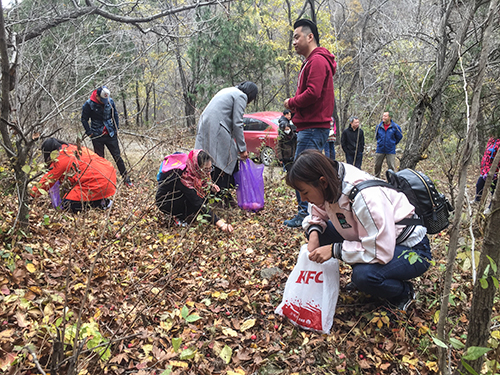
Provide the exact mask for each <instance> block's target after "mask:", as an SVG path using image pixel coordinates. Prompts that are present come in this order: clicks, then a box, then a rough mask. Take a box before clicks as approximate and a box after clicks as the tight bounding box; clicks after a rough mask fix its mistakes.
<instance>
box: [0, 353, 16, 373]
mask: <svg viewBox="0 0 500 375" xmlns="http://www.w3.org/2000/svg"><path fill="white" fill-rule="evenodd" d="M16 358H17V354H16V353H7V354H6V355H5V358H3V359H0V370H2V371H7V369H8V368H9V367H10V365H11V364H12V362H14V361H15V360H16Z"/></svg>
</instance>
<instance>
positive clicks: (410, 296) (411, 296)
mask: <svg viewBox="0 0 500 375" xmlns="http://www.w3.org/2000/svg"><path fill="white" fill-rule="evenodd" d="M406 285H408V288H409V290H408V293H407V294H406V295H405V296H404V297H402V298H400V299H398V300H396V301H390V302H389V303H390V304H391V305H392V306H394V307H396V308H397V309H398V310H401V311H407V310H408V307H410V305H411V304H412V303H413V302H414V301H415V299H416V294H415V290H414V289H413V284H412V283H410V282H408V281H407V282H406Z"/></svg>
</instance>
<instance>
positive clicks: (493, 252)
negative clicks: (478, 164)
mask: <svg viewBox="0 0 500 375" xmlns="http://www.w3.org/2000/svg"><path fill="white" fill-rule="evenodd" d="M497 3H498V0H491V2H490V9H489V12H488V20H487V24H486V29H485V31H484V35H483V48H482V50H481V56H480V57H479V72H478V77H477V83H476V86H475V87H474V97H473V99H472V115H473V116H476V118H477V114H478V113H479V97H480V95H481V88H482V85H483V79H484V73H485V70H486V64H487V62H488V54H489V51H490V39H491V29H492V25H493V17H494V15H495V14H497V13H498V10H497ZM495 159H496V158H495ZM492 167H493V170H495V168H496V165H495V164H494V165H493V166H492ZM485 189H487V186H486V185H485ZM499 190H500V189H496V191H495V194H494V196H493V201H492V203H491V209H492V213H491V216H490V218H489V221H488V224H487V229H486V234H485V239H484V242H483V250H482V252H481V258H480V260H479V269H478V275H479V279H478V280H476V284H475V285H474V294H473V297H472V306H471V311H470V316H469V327H468V329H467V342H466V344H465V347H466V349H467V348H470V347H471V346H479V347H487V345H488V339H489V337H490V324H491V320H490V319H491V313H492V310H493V300H494V297H495V293H496V291H497V290H496V287H495V285H494V283H493V279H492V276H494V277H496V279H497V280H498V275H499V274H500V272H499V270H498V268H497V269H496V272H494V271H493V270H492V266H490V259H491V260H492V261H493V262H494V264H495V266H498V265H499V264H500V248H499V246H498V243H499V240H500V202H499V192H498V191H499ZM483 195H486V194H485V191H484V190H483ZM488 257H489V258H490V259H488ZM488 266H489V270H490V271H489V272H487V273H486V274H485V270H486V268H487V267H488ZM482 277H485V279H486V281H487V283H488V286H487V287H486V288H483V285H482V284H481V282H480V281H481V278H482ZM483 360H484V356H481V357H479V358H478V359H476V360H474V361H471V362H470V363H469V365H470V366H471V367H472V368H473V369H474V370H475V371H476V372H477V373H480V372H481V367H482V365H483ZM459 371H460V373H465V368H464V366H463V363H461V364H460V366H459Z"/></svg>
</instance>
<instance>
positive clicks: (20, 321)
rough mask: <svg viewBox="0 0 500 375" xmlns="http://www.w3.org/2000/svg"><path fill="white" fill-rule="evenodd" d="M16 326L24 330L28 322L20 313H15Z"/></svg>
mask: <svg viewBox="0 0 500 375" xmlns="http://www.w3.org/2000/svg"><path fill="white" fill-rule="evenodd" d="M16 320H17V325H18V326H19V327H21V328H26V327H27V326H29V325H30V322H29V321H28V320H26V316H25V315H24V314H23V313H22V312H21V311H16Z"/></svg>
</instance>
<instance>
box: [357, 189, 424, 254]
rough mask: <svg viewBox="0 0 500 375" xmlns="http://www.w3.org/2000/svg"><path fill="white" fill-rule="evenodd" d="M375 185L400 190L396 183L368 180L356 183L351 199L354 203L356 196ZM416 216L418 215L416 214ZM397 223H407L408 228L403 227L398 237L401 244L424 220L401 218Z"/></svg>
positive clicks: (397, 242) (397, 239)
mask: <svg viewBox="0 0 500 375" xmlns="http://www.w3.org/2000/svg"><path fill="white" fill-rule="evenodd" d="M373 186H382V187H387V188H389V189H393V190H396V191H399V190H398V189H397V188H396V187H395V186H394V185H392V184H390V183H388V182H385V181H382V180H366V181H362V182H360V183H359V184H356V185H355V186H354V187H353V188H352V189H351V192H350V193H349V201H350V202H351V205H352V203H353V202H354V198H355V197H356V195H358V193H359V192H360V191H361V190H363V189H366V188H369V187H373ZM415 216H416V215H415ZM396 225H406V228H404V229H403V231H402V232H401V234H400V235H399V236H398V237H397V238H396V244H400V243H402V242H404V241H405V240H406V239H407V238H408V237H409V236H410V234H411V233H412V232H413V230H414V229H415V226H416V225H424V221H423V219H422V218H421V217H418V216H417V217H413V218H405V219H403V220H400V221H398V222H397V223H396Z"/></svg>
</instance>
